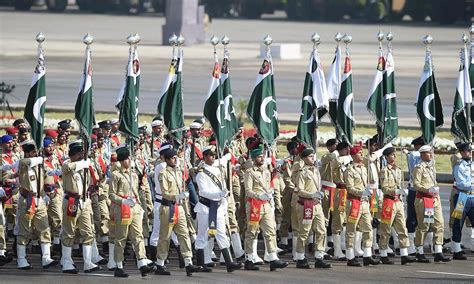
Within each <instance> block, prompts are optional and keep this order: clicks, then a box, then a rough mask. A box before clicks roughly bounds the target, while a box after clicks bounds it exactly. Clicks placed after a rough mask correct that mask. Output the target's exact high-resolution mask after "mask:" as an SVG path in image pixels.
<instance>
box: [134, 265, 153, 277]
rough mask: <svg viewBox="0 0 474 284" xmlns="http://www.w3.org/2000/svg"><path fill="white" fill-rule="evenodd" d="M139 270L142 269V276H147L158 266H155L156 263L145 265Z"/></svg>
mask: <svg viewBox="0 0 474 284" xmlns="http://www.w3.org/2000/svg"><path fill="white" fill-rule="evenodd" d="M138 270H140V273H141V274H142V277H145V276H147V275H148V273H153V272H155V270H156V267H155V265H143V266H141V267H140V268H139V269H138Z"/></svg>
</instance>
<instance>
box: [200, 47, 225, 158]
mask: <svg viewBox="0 0 474 284" xmlns="http://www.w3.org/2000/svg"><path fill="white" fill-rule="evenodd" d="M214 56H215V62H214V69H213V70H212V76H211V84H210V86H209V92H208V95H207V99H206V102H205V103H204V111H203V113H204V116H205V117H206V118H207V120H209V123H210V124H211V128H212V130H213V131H214V134H215V135H216V139H217V146H218V149H219V151H223V150H224V147H225V139H226V133H225V132H226V126H227V125H226V121H225V118H224V116H225V111H226V110H225V109H224V108H225V104H224V97H223V94H222V86H221V73H220V72H221V70H220V69H221V68H220V64H219V62H218V60H217V55H214Z"/></svg>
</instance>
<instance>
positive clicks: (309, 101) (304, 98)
mask: <svg viewBox="0 0 474 284" xmlns="http://www.w3.org/2000/svg"><path fill="white" fill-rule="evenodd" d="M303 101H307V102H308V103H309V105H310V106H311V107H312V106H313V98H312V97H311V96H304V97H303ZM301 115H304V114H303V113H301ZM313 120H314V115H313V114H312V113H311V115H310V117H309V118H308V119H307V120H305V121H303V123H304V124H308V123H311V122H313Z"/></svg>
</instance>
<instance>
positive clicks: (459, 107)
mask: <svg viewBox="0 0 474 284" xmlns="http://www.w3.org/2000/svg"><path fill="white" fill-rule="evenodd" d="M461 54H462V58H461V64H460V67H459V76H458V83H457V87H456V94H455V95H454V109H453V116H452V121H451V133H452V134H453V135H454V136H456V137H457V138H458V139H459V140H461V141H463V142H469V141H470V139H471V129H469V128H470V127H469V121H468V117H467V110H468V109H469V108H470V107H471V105H472V94H471V83H470V80H469V70H468V68H467V60H466V59H467V52H466V50H465V49H464V48H463V49H462V50H461Z"/></svg>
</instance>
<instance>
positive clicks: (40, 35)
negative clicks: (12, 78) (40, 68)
mask: <svg viewBox="0 0 474 284" xmlns="http://www.w3.org/2000/svg"><path fill="white" fill-rule="evenodd" d="M45 39H46V38H45V36H44V34H43V33H42V32H39V33H38V34H37V35H36V42H38V54H43V42H44V40H45ZM43 120H44V117H43ZM42 134H43V133H40V139H35V140H38V141H41V143H40V144H39V145H36V146H37V147H38V152H39V154H40V155H41V157H42V158H43V150H42V149H43V147H42V144H43V143H42V140H43V137H42ZM35 144H36V141H35ZM42 171H43V163H41V164H39V165H38V178H37V179H36V180H37V183H36V198H37V199H38V203H37V204H39V198H40V197H41V195H40V190H41V172H42Z"/></svg>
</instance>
